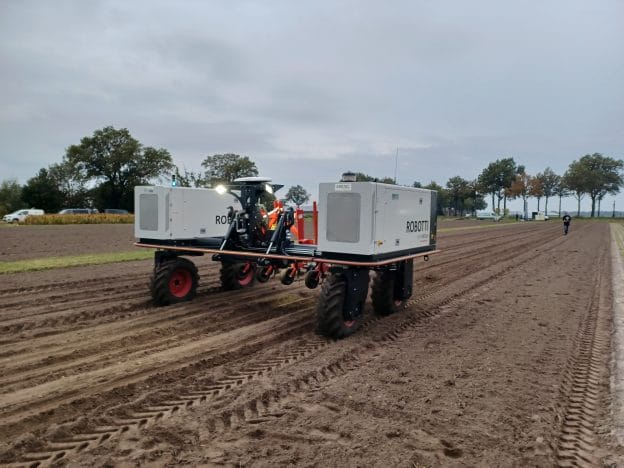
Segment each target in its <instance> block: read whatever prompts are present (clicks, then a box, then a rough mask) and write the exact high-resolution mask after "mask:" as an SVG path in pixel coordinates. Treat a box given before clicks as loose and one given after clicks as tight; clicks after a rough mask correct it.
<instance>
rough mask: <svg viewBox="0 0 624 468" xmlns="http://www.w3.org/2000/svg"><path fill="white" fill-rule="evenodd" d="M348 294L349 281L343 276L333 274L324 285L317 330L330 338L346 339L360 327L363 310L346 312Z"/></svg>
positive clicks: (360, 307) (317, 311)
mask: <svg viewBox="0 0 624 468" xmlns="http://www.w3.org/2000/svg"><path fill="white" fill-rule="evenodd" d="M346 294H347V279H346V278H345V277H344V276H343V275H341V274H333V275H330V277H329V278H328V279H327V281H325V282H324V283H323V286H322V289H321V294H320V296H319V300H318V304H317V307H316V329H317V331H318V332H319V333H320V334H321V335H324V336H327V337H329V338H337V339H340V338H345V337H347V336H349V335H352V334H353V333H355V332H356V331H357V329H358V328H359V327H360V322H361V321H362V308H363V307H364V304H363V303H362V304H360V305H359V306H358V307H359V310H355V311H351V313H348V312H346V311H345V310H344V304H345V298H346Z"/></svg>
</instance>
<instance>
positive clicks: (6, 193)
mask: <svg viewBox="0 0 624 468" xmlns="http://www.w3.org/2000/svg"><path fill="white" fill-rule="evenodd" d="M23 204H24V202H23V201H22V186H21V185H20V184H19V183H18V182H17V180H16V179H8V180H3V181H2V183H0V215H1V216H4V215H5V214H7V213H11V212H13V211H16V210H19V209H20V208H24V206H23ZM29 208H30V207H29ZM34 208H37V207H34Z"/></svg>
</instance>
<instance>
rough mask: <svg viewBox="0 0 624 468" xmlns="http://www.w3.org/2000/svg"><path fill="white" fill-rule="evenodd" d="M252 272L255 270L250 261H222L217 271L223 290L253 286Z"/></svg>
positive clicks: (253, 276) (253, 277)
mask: <svg viewBox="0 0 624 468" xmlns="http://www.w3.org/2000/svg"><path fill="white" fill-rule="evenodd" d="M254 273H255V271H254V268H253V267H252V265H251V263H244V262H237V263H230V262H222V263H221V271H220V273H219V275H220V279H221V288H222V289H223V290H224V291H236V290H238V289H243V288H248V287H250V286H253V283H254V280H255V275H254Z"/></svg>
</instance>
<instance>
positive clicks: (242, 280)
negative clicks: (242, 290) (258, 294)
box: [238, 263, 254, 286]
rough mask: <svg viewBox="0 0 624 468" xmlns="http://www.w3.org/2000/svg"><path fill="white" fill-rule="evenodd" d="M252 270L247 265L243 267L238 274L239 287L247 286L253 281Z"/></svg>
mask: <svg viewBox="0 0 624 468" xmlns="http://www.w3.org/2000/svg"><path fill="white" fill-rule="evenodd" d="M253 275H254V272H253V268H251V265H250V264H249V263H246V264H245V265H243V266H242V267H241V269H240V271H239V273H238V284H240V285H241V286H247V285H248V284H249V283H251V282H252V281H253Z"/></svg>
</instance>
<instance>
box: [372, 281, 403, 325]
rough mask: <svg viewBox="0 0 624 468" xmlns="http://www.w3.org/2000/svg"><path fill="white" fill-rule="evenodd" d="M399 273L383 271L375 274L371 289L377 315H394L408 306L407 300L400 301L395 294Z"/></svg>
mask: <svg viewBox="0 0 624 468" xmlns="http://www.w3.org/2000/svg"><path fill="white" fill-rule="evenodd" d="M397 273H398V272H396V271H388V270H382V271H377V272H376V273H375V277H374V278H373V286H372V288H371V302H372V303H373V311H374V312H375V313H376V314H377V315H381V316H386V315H392V314H394V313H396V312H398V311H400V310H402V309H405V306H406V305H407V299H400V298H398V297H397V296H396V292H395V289H396V288H395V284H394V283H395V279H396V275H397Z"/></svg>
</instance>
